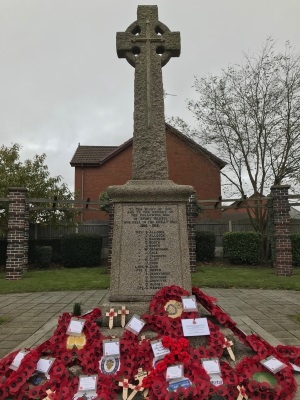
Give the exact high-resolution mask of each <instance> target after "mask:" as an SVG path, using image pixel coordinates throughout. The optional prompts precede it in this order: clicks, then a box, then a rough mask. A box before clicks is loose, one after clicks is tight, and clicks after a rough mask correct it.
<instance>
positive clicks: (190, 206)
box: [186, 193, 196, 272]
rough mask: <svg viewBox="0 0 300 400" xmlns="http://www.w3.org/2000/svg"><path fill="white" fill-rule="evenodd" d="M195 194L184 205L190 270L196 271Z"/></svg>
mask: <svg viewBox="0 0 300 400" xmlns="http://www.w3.org/2000/svg"><path fill="white" fill-rule="evenodd" d="M195 208H196V195H195V193H194V194H192V195H191V196H190V198H189V201H188V203H187V205H186V217H187V229H188V242H189V254H190V271H191V272H195V271H196V233H195V215H196V210H195Z"/></svg>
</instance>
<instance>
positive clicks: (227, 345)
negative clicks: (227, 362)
mask: <svg viewBox="0 0 300 400" xmlns="http://www.w3.org/2000/svg"><path fill="white" fill-rule="evenodd" d="M231 346H233V343H232V341H231V340H228V339H227V338H225V343H224V344H223V348H225V349H227V351H228V354H229V355H230V358H231V359H232V360H233V361H235V355H234V353H233V351H232V348H231Z"/></svg>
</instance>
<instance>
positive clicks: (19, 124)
mask: <svg viewBox="0 0 300 400" xmlns="http://www.w3.org/2000/svg"><path fill="white" fill-rule="evenodd" d="M138 4H157V5H158V12H159V20H160V21H161V22H163V23H164V24H166V25H167V26H168V27H169V28H170V29H171V30H172V31H180V33H181V56H180V58H173V59H171V61H170V62H169V63H168V64H167V65H166V66H165V67H164V69H163V75H164V88H165V91H166V92H167V93H170V94H173V95H175V96H167V97H166V101H165V108H166V115H167V116H172V115H173V116H177V115H178V116H181V117H183V118H184V119H186V120H187V121H188V122H190V123H192V122H193V117H192V115H191V114H190V113H189V111H187V109H186V99H187V98H192V97H194V91H193V89H192V85H193V81H194V76H196V75H197V76H201V75H205V74H207V73H213V74H218V73H219V72H220V71H221V69H222V68H225V67H226V66H227V65H228V64H229V63H236V62H239V61H240V60H241V58H242V52H243V51H246V52H247V51H252V50H253V51H256V50H258V49H259V48H260V47H261V46H262V44H263V43H264V42H265V40H266V38H267V37H268V36H272V37H273V38H274V39H277V40H278V43H279V45H280V46H283V45H284V43H285V41H286V40H289V41H290V42H291V44H292V46H293V47H294V48H295V51H297V52H298V51H299V50H300V29H299V15H300V1H299V0H186V1H182V0H157V1H152V0H147V1H143V0H140V1H138V0H107V1H102V0H0V139H1V144H4V145H10V144H11V143H20V144H21V145H22V146H23V149H22V153H21V154H22V158H23V159H24V158H31V157H33V155H34V154H41V153H46V154H47V160H46V163H47V165H48V166H49V170H50V172H51V175H62V177H63V178H64V182H66V183H67V184H68V185H69V187H70V188H71V189H72V190H73V183H74V168H71V166H70V164H69V162H70V160H71V158H72V155H73V153H74V152H75V150H76V148H77V145H78V142H80V143H81V144H83V145H119V144H121V143H123V142H124V141H125V140H127V139H128V138H130V137H131V136H132V127H133V76H134V69H133V68H132V67H131V66H130V65H129V64H128V63H127V62H126V60H125V59H118V57H117V54H116V43H115V40H116V32H117V31H124V30H125V29H126V28H127V27H128V26H129V25H130V24H131V23H132V22H134V21H135V19H136V11H137V5H138Z"/></svg>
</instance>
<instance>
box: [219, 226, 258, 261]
mask: <svg viewBox="0 0 300 400" xmlns="http://www.w3.org/2000/svg"><path fill="white" fill-rule="evenodd" d="M223 251H224V257H225V258H227V259H228V260H229V261H230V262H232V263H234V264H257V263H258V262H259V261H260V254H261V234H260V233H258V232H226V233H225V234H224V236H223Z"/></svg>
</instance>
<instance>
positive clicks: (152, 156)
mask: <svg viewBox="0 0 300 400" xmlns="http://www.w3.org/2000/svg"><path fill="white" fill-rule="evenodd" d="M117 54H118V57H120V58H125V59H126V60H127V61H128V62H129V64H130V65H131V66H133V67H134V68H135V81H134V133H133V155H132V158H133V161H132V180H131V181H129V182H127V183H126V184H125V185H122V186H111V187H109V188H108V190H107V192H108V195H109V197H110V198H111V200H112V203H113V208H114V220H113V227H112V229H113V230H112V245H111V251H112V253H111V283H110V294H109V299H108V302H107V307H106V308H109V307H118V306H119V304H120V303H118V302H135V303H134V306H133V305H131V306H129V305H128V308H129V309H131V312H132V311H133V309H134V312H136V313H138V314H140V313H141V312H144V311H146V308H147V304H148V303H147V302H148V301H149V300H151V298H152V296H153V295H154V294H155V293H156V292H157V290H159V289H160V288H162V287H164V286H168V285H173V284H176V285H179V286H181V287H183V288H184V289H187V290H189V291H191V274H190V260H189V243H188V232H187V215H186V204H187V202H188V199H189V197H190V196H191V194H192V193H193V192H194V189H193V188H192V187H191V186H184V185H176V184H175V183H174V182H172V181H170V180H168V161H167V156H166V133H165V118H164V96H163V83H162V71H161V69H162V67H163V66H164V65H166V63H167V62H168V61H169V60H170V59H171V58H172V57H178V56H179V55H180V33H179V32H171V31H170V29H169V28H168V27H167V26H166V25H164V24H162V23H161V22H160V21H159V20H158V9H157V6H138V9H137V20H136V21H135V22H133V23H132V24H131V25H130V26H129V27H128V28H127V29H126V31H125V32H118V33H117ZM112 302H115V304H112Z"/></svg>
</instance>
